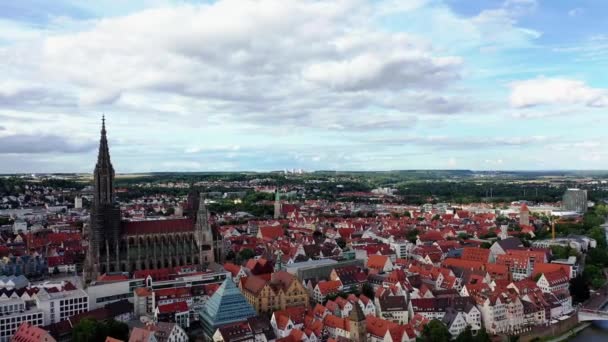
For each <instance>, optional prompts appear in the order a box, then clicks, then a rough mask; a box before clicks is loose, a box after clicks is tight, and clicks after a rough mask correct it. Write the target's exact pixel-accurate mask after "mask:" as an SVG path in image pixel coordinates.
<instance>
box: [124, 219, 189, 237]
mask: <svg viewBox="0 0 608 342" xmlns="http://www.w3.org/2000/svg"><path fill="white" fill-rule="evenodd" d="M122 229H123V231H124V233H125V234H127V235H144V234H164V233H180V232H191V231H193V230H194V221H193V220H192V219H171V220H155V221H125V222H123V223H122Z"/></svg>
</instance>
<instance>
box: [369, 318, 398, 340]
mask: <svg viewBox="0 0 608 342" xmlns="http://www.w3.org/2000/svg"><path fill="white" fill-rule="evenodd" d="M365 325H366V327H367V332H368V333H370V334H372V335H374V336H375V337H377V338H382V339H384V336H385V335H386V332H387V331H388V330H389V329H391V328H394V327H396V326H398V324H396V323H393V322H391V321H387V320H384V319H382V318H377V317H374V316H371V315H370V316H367V317H366V318H365Z"/></svg>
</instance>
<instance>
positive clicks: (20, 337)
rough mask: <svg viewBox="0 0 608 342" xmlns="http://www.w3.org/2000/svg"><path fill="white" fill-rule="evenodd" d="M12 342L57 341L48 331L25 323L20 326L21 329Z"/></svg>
mask: <svg viewBox="0 0 608 342" xmlns="http://www.w3.org/2000/svg"><path fill="white" fill-rule="evenodd" d="M11 341H14V342H55V339H54V338H53V337H52V336H51V335H50V334H49V333H48V332H47V331H46V330H44V329H41V328H39V327H37V326H34V325H31V324H29V323H27V322H25V323H22V324H21V325H20V326H19V328H18V329H17V331H16V332H15V334H14V335H13V337H12V338H11Z"/></svg>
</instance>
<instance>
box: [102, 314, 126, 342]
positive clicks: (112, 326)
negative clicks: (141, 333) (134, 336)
mask: <svg viewBox="0 0 608 342" xmlns="http://www.w3.org/2000/svg"><path fill="white" fill-rule="evenodd" d="M105 326H106V332H107V336H110V337H114V338H115V339H118V340H121V341H128V340H129V326H128V325H126V324H125V323H122V322H119V321H116V320H114V319H111V320H110V321H108V322H107V323H106V324H105Z"/></svg>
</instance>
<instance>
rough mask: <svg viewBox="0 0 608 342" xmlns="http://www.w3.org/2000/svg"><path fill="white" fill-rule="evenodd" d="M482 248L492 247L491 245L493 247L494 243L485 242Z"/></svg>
mask: <svg viewBox="0 0 608 342" xmlns="http://www.w3.org/2000/svg"><path fill="white" fill-rule="evenodd" d="M480 247H481V248H485V249H490V247H492V244H491V243H489V242H484V243H482V244H481V246H480Z"/></svg>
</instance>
